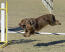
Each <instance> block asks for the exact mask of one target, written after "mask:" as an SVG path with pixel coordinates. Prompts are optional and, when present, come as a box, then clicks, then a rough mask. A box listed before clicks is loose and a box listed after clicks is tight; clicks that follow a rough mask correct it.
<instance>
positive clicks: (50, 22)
mask: <svg viewBox="0 0 65 52" xmlns="http://www.w3.org/2000/svg"><path fill="white" fill-rule="evenodd" d="M48 22H49V25H51V26H55V25H61V23H60V22H59V21H58V20H56V19H55V16H54V15H52V14H51V15H50V16H49V18H48Z"/></svg>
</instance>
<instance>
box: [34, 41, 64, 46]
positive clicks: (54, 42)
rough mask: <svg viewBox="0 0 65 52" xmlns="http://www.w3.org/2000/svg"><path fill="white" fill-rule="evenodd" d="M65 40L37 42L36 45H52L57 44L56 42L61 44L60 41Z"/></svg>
mask: <svg viewBox="0 0 65 52" xmlns="http://www.w3.org/2000/svg"><path fill="white" fill-rule="evenodd" d="M64 42H65V40H59V41H52V42H48V43H37V44H36V45H34V46H50V45H55V44H59V43H64Z"/></svg>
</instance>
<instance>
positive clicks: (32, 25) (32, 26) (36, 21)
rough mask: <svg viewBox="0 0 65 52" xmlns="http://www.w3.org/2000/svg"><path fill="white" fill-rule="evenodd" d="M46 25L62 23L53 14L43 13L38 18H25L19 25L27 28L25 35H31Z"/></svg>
mask: <svg viewBox="0 0 65 52" xmlns="http://www.w3.org/2000/svg"><path fill="white" fill-rule="evenodd" d="M46 25H51V26H55V25H61V23H60V22H59V21H58V20H56V19H55V16H54V15H53V14H46V15H42V16H40V17H38V18H25V19H23V20H21V22H20V23H19V26H20V27H21V28H24V29H25V34H24V36H25V37H29V36H30V35H32V34H34V32H35V31H39V30H40V29H41V28H43V27H45V26H46Z"/></svg>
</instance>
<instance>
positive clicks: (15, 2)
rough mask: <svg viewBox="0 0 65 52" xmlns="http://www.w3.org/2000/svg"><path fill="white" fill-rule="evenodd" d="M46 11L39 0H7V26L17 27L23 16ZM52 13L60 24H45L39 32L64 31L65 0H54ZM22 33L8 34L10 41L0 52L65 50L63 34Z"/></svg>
mask: <svg viewBox="0 0 65 52" xmlns="http://www.w3.org/2000/svg"><path fill="white" fill-rule="evenodd" d="M0 2H1V1H0ZM48 13H49V12H48V10H47V9H46V8H45V7H44V6H43V4H42V2H41V0H8V27H17V26H18V23H19V22H20V20H21V19H23V18H30V17H33V18H36V17H38V16H41V15H44V14H48ZM53 13H54V15H55V16H56V18H57V19H58V20H59V21H60V22H61V24H62V25H60V26H59V25H57V26H53V27H52V26H46V27H45V28H43V29H42V30H40V32H53V33H56V32H60V33H65V0H54V12H53ZM22 35H23V34H19V33H17V34H8V40H12V43H10V44H9V45H8V46H7V47H5V48H0V52H65V36H64V35H35V36H34V35H33V36H31V37H28V38H25V37H23V36H22Z"/></svg>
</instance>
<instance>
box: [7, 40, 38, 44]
mask: <svg viewBox="0 0 65 52" xmlns="http://www.w3.org/2000/svg"><path fill="white" fill-rule="evenodd" d="M34 41H39V40H28V39H26V40H25V39H19V40H11V41H9V43H8V45H12V44H22V43H29V42H34Z"/></svg>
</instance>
